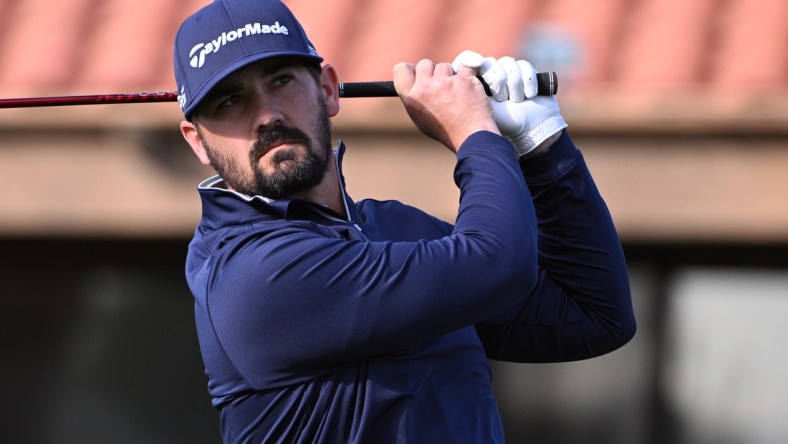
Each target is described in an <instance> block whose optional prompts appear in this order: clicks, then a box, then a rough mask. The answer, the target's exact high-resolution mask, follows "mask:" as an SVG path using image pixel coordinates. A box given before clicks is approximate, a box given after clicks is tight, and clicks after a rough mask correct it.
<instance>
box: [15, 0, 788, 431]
mask: <svg viewBox="0 0 788 444" xmlns="http://www.w3.org/2000/svg"><path fill="white" fill-rule="evenodd" d="M204 3H206V0H134V1H132V0H101V1H99V0H69V1H67V2H49V1H45V0H0V60H2V61H3V63H2V64H0V97H2V98H10V97H29V96H42V95H70V94H95V93H114V92H138V91H171V90H175V86H174V81H173V80H172V74H171V72H172V62H171V47H172V37H173V36H174V33H175V31H176V29H177V26H178V24H179V23H180V22H181V20H182V19H183V18H185V17H186V16H187V15H188V14H190V13H191V12H192V11H194V10H196V9H197V8H199V7H200V6H202V5H203V4H204ZM287 3H288V4H289V5H290V6H291V8H292V9H293V10H294V12H295V13H296V15H297V16H299V17H301V19H302V23H303V25H304V26H305V28H306V29H307V31H308V32H309V35H310V38H311V39H312V40H313V42H314V43H315V45H316V46H317V48H318V51H319V52H320V53H321V54H322V55H323V56H324V57H325V58H326V61H327V62H330V63H332V64H334V65H335V67H336V68H337V69H338V71H339V73H340V76H341V78H342V80H345V81H364V80H384V79H389V78H390V71H391V66H392V65H393V64H394V63H396V62H399V61H416V60H418V59H420V58H423V57H429V58H432V59H436V60H444V61H451V60H452V59H453V58H454V56H455V55H456V54H457V53H459V52H460V51H461V50H463V49H474V50H476V51H478V52H480V53H482V54H485V55H492V56H496V57H500V56H503V55H514V56H517V57H518V58H526V59H528V60H530V61H531V62H532V63H533V64H534V65H535V66H537V68H539V69H540V70H542V71H547V70H555V71H557V72H558V75H559V85H560V86H559V96H558V97H559V102H560V103H561V107H562V111H563V114H564V116H565V118H566V120H567V121H568V122H569V125H570V127H569V131H570V134H571V135H572V136H573V138H574V139H575V141H576V143H577V144H578V146H579V147H580V148H581V149H582V151H583V152H584V154H585V156H586V159H587V161H588V163H589V166H590V168H591V171H592V173H593V174H594V175H595V178H596V179H597V182H598V185H599V188H600V189H601V191H602V193H603V195H604V196H605V198H606V200H607V203H608V206H609V207H610V210H611V213H612V214H613V217H614V219H615V221H616V223H617V226H618V228H619V232H620V235H621V239H622V242H623V245H624V248H625V252H626V254H627V258H628V262H629V267H630V275H631V282H632V290H633V296H634V298H635V306H636V310H637V315H638V321H639V330H638V334H637V336H636V338H635V339H634V340H633V341H632V342H631V343H630V344H628V345H627V346H625V347H624V348H623V349H621V350H619V351H616V352H615V353H612V354H610V355H607V356H603V357H600V358H597V359H593V360H589V361H584V362H576V363H562V364H550V365H541V364H540V365H522V364H517V365H513V364H502V363H492V365H493V367H494V372H495V384H496V387H497V389H498V391H499V401H500V403H501V410H502V414H503V416H504V419H505V421H506V428H507V434H508V437H509V440H510V442H513V443H519V442H529V443H577V442H592V443H622V444H623V443H784V442H788V425H786V421H785V420H784V419H785V418H786V417H788V389H787V388H786V387H787V386H786V385H785V384H784V383H783V381H782V380H783V379H784V375H785V374H786V372H788V349H786V347H785V346H784V345H783V341H784V339H785V338H786V337H788V327H786V326H785V322H784V321H783V319H784V317H785V316H786V314H788V201H786V199H785V190H786V189H788V2H785V1H784V0H693V1H678V0H603V1H599V2H584V1H579V0H552V1H538V0H517V1H499V2H495V3H489V2H485V1H481V0H464V1H456V0H434V1H429V2H426V1H416V0H402V1H397V2H393V1H384V0H375V1H368V0H335V1H331V2H322V1H318V0H289V1H287ZM179 121H180V115H179V110H178V107H177V105H175V104H174V103H165V104H134V105H110V106H81V107H62V108H36V109H3V110H0V179H1V180H2V181H3V185H2V186H0V352H1V353H2V361H1V362H2V365H0V409H2V411H1V412H2V414H0V441H2V442H35V443H72V442H73V443H84V442H112V443H125V442H128V443H139V442H146V443H171V442H206V443H210V442H218V441H219V438H218V416H217V414H216V413H215V412H214V411H213V410H212V408H211V407H210V403H209V399H208V396H207V392H206V387H205V386H206V382H207V381H206V379H205V377H204V375H203V368H202V362H201V359H200V356H199V350H198V348H197V341H196V337H195V335H194V325H193V320H192V301H191V295H190V294H189V292H188V289H187V288H186V285H185V281H184V277H183V260H184V257H185V252H186V247H187V244H188V241H189V239H190V237H191V233H192V230H193V229H194V227H195V225H196V224H197V223H198V220H199V217H200V207H199V202H198V199H197V194H196V192H195V187H196V184H197V183H198V182H199V181H200V180H201V179H203V178H205V177H207V176H209V175H210V174H212V172H211V171H209V170H208V169H206V168H204V167H202V166H201V165H199V164H198V162H197V161H196V159H195V158H194V157H193V155H192V154H191V152H190V150H189V148H188V147H187V145H186V144H185V142H183V141H182V140H181V139H180V135H179V132H178V129H177V125H178V122H179ZM334 128H335V130H336V131H335V132H336V135H337V137H341V138H343V139H344V140H345V141H346V142H347V144H348V154H347V156H346V162H345V164H346V168H345V170H346V176H347V178H348V182H349V190H350V193H351V195H352V196H353V197H354V198H356V199H361V198H364V197H373V198H378V199H385V198H396V199H400V200H403V201H405V202H408V203H411V204H414V205H416V206H420V207H423V208H425V209H427V210H429V211H430V212H432V213H433V214H435V215H437V216H439V217H441V218H444V219H446V220H449V221H451V220H453V217H454V215H455V212H456V208H457V198H458V194H457V191H456V190H455V189H454V185H453V183H452V180H451V171H452V168H453V157H452V156H451V154H450V153H449V152H448V151H446V150H445V149H443V148H441V147H439V146H437V145H435V144H434V143H432V142H430V141H428V140H425V139H424V138H423V137H421V136H420V135H419V134H418V133H417V132H416V131H415V130H414V129H413V128H412V127H411V126H410V125H409V123H408V120H407V117H406V116H405V115H404V113H403V112H402V110H401V109H400V106H399V103H398V101H397V100H396V99H346V100H345V101H343V102H342V111H341V112H340V115H339V116H338V117H337V118H336V119H335V121H334ZM316 333H319V332H316Z"/></svg>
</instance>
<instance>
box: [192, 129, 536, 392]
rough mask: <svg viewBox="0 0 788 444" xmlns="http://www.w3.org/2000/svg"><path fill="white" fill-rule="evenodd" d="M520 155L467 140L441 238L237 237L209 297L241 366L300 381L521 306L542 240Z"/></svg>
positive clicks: (304, 225)
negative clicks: (448, 227)
mask: <svg viewBox="0 0 788 444" xmlns="http://www.w3.org/2000/svg"><path fill="white" fill-rule="evenodd" d="M511 150H512V148H511V145H509V143H508V142H506V141H505V140H504V139H503V138H501V137H500V136H498V135H495V134H492V133H488V132H478V133H476V134H474V135H472V136H471V137H469V138H468V140H467V141H466V142H465V143H464V144H463V145H462V146H461V147H460V149H459V150H458V155H457V164H456V167H455V174H454V178H455V182H456V184H457V186H458V187H459V189H460V208H459V212H458V216H457V220H456V223H455V225H454V229H453V232H452V233H451V235H449V236H446V237H443V238H440V239H435V240H421V241H414V242H391V241H389V242H372V241H369V240H361V239H358V238H352V237H351V238H348V237H344V236H340V235H337V234H336V232H332V231H331V230H328V229H325V230H324V232H321V231H320V230H322V229H324V228H325V227H322V228H321V227H320V226H319V225H317V224H313V223H310V222H303V221H301V222H292V223H288V224H287V225H286V226H285V227H284V228H282V227H279V228H278V229H276V230H274V229H266V228H265V227H263V226H261V227H257V229H255V230H250V231H249V232H248V234H247V235H244V236H239V237H238V238H235V239H232V240H228V241H227V243H226V244H225V245H224V246H223V247H222V249H221V250H222V251H221V252H220V253H216V255H215V256H214V258H213V263H212V264H211V266H210V267H209V268H210V270H211V271H210V272H209V275H208V277H207V278H206V279H205V281H204V282H205V284H204V285H205V292H206V298H205V301H206V302H205V303H206V305H207V307H206V309H207V313H208V316H209V318H210V321H209V322H210V326H211V328H212V329H213V334H214V335H215V337H216V338H217V340H218V343H219V344H221V347H222V350H223V352H224V353H226V355H227V356H228V357H229V358H230V360H231V361H232V362H233V365H234V366H235V367H236V369H237V371H238V372H239V373H240V374H241V375H242V376H243V377H244V378H245V379H246V380H247V381H248V382H249V383H250V384H252V385H253V386H254V387H255V388H257V389H263V388H268V387H273V386H277V385H282V384H288V383H295V382H299V381H301V380H306V379H309V378H311V377H314V376H316V375H319V374H321V373H324V372H326V371H330V370H332V369H334V368H336V367H337V366H340V365H343V364H345V363H348V362H352V361H356V360H359V359H364V358H367V357H370V356H375V355H379V354H383V353H391V352H397V351H400V350H402V349H404V348H406V347H409V346H413V345H415V344H417V343H420V342H422V341H424V340H425V339H427V338H431V337H437V336H438V335H442V334H445V333H448V332H451V331H454V330H457V329H459V328H462V327H467V326H470V325H474V324H478V323H480V322H482V321H484V320H485V319H491V318H493V317H494V316H496V315H497V314H500V313H503V312H505V311H506V310H507V309H509V308H510V307H512V306H514V305H515V304H517V303H518V301H520V300H521V299H522V295H523V294H524V293H525V292H531V291H532V289H533V287H534V285H535V284H536V282H537V248H536V244H537V238H536V230H535V229H534V227H535V226H536V215H535V212H534V207H533V203H532V202H531V200H530V199H524V198H523V196H527V195H528V189H527V187H526V184H525V181H524V179H523V175H522V173H521V170H520V166H519V164H518V162H517V160H516V159H515V158H514V156H512V152H511ZM402 223H403V224H406V223H407V221H406V220H403V221H402ZM529 227H530V228H529Z"/></svg>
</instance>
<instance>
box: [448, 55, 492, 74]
mask: <svg viewBox="0 0 788 444" xmlns="http://www.w3.org/2000/svg"><path fill="white" fill-rule="evenodd" d="M483 63H484V57H482V55H481V54H479V53H477V52H474V51H470V50H467V49H466V50H465V51H463V52H461V53H460V54H459V55H458V56H457V57H456V58H455V59H454V61H453V62H452V64H451V67H452V69H453V70H454V72H455V73H459V72H460V71H461V70H463V68H471V69H472V70H473V73H474V74H473V75H476V70H478V69H479V67H481V66H482V64H483ZM466 72H467V70H466Z"/></svg>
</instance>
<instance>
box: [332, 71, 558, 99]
mask: <svg viewBox="0 0 788 444" xmlns="http://www.w3.org/2000/svg"><path fill="white" fill-rule="evenodd" d="M480 80H481V79H480ZM536 83H537V85H538V90H537V94H539V95H540V96H554V95H555V94H556V93H558V76H557V75H556V74H555V72H553V71H550V72H540V73H537V74H536ZM482 85H483V86H484V91H485V92H486V93H487V95H488V96H489V95H492V94H491V93H490V88H489V87H488V86H487V84H486V83H484V81H482ZM396 96H397V90H396V89H394V82H392V81H379V82H347V83H340V84H339V97H396Z"/></svg>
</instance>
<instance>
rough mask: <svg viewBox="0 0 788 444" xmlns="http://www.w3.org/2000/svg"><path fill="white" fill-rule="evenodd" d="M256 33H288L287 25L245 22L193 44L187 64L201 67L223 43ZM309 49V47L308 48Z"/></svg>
mask: <svg viewBox="0 0 788 444" xmlns="http://www.w3.org/2000/svg"><path fill="white" fill-rule="evenodd" d="M257 34H281V35H290V32H289V31H288V30H287V27H285V26H282V25H280V24H279V22H278V21H276V22H274V24H272V25H263V24H260V23H247V24H246V25H244V27H242V28H238V29H233V30H231V31H225V32H222V34H221V35H219V36H217V37H216V38H215V39H213V40H211V41H209V42H206V43H198V44H196V45H194V46H193V47H192V49H191V51H189V58H190V60H189V65H190V66H191V67H192V68H198V69H199V68H202V67H203V65H205V58H206V57H207V56H208V55H210V54H216V53H217V52H219V50H220V49H222V48H223V47H224V46H225V45H227V44H228V43H230V42H234V41H236V40H238V39H241V38H243V37H247V36H253V35H257ZM310 49H311V48H310Z"/></svg>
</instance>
